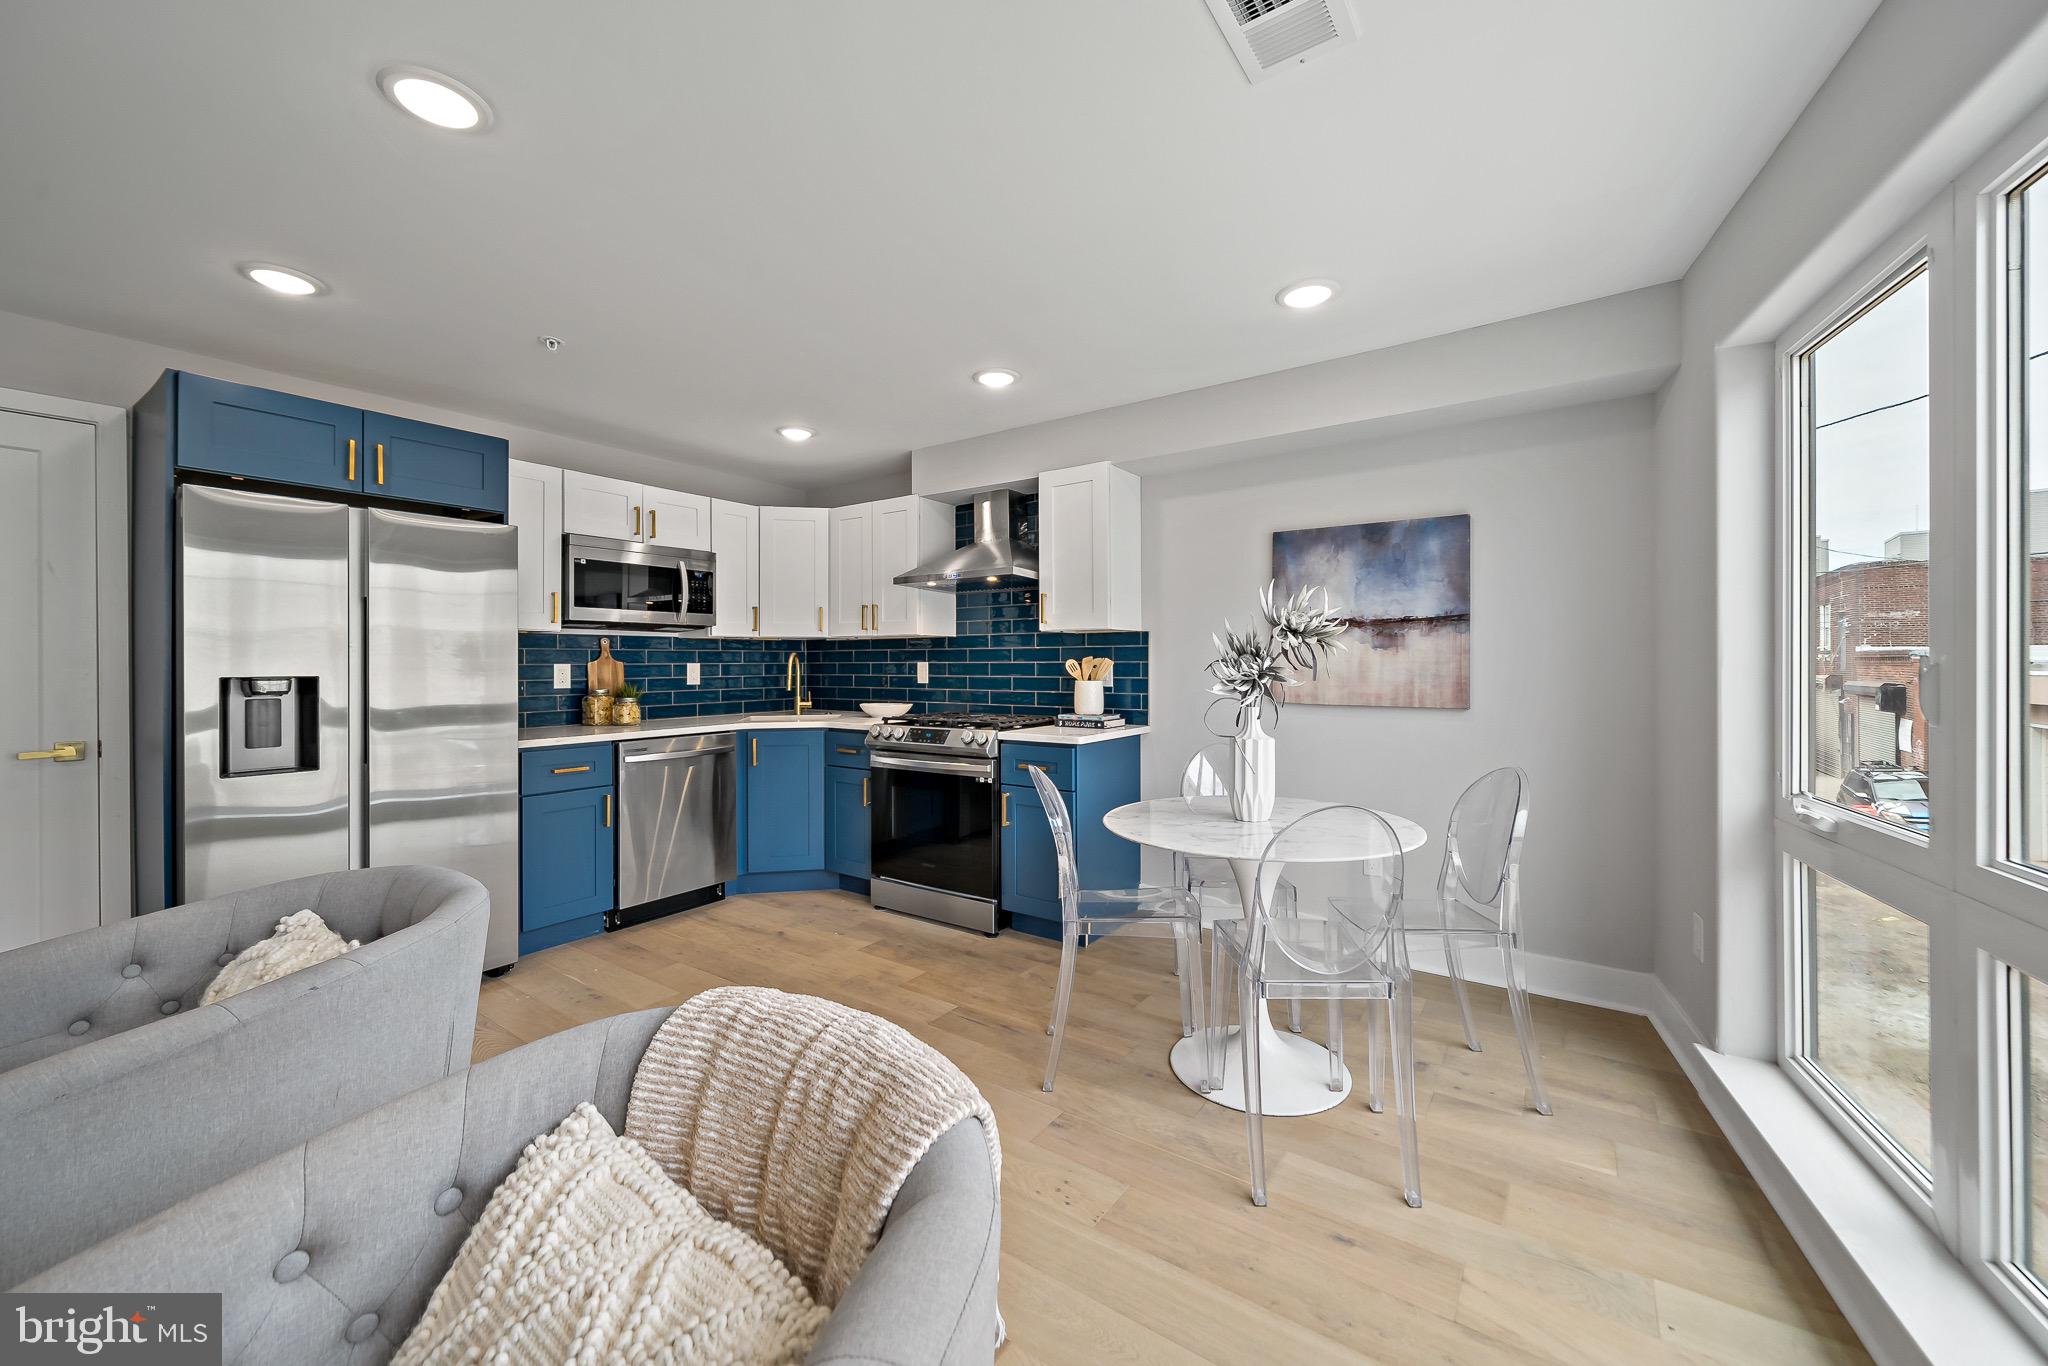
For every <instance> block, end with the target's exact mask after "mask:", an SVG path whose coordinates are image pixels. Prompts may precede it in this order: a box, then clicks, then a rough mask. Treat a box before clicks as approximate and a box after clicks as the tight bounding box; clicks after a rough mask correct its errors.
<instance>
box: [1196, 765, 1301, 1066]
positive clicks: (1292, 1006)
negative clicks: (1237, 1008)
mask: <svg viewBox="0 0 2048 1366" xmlns="http://www.w3.org/2000/svg"><path fill="white" fill-rule="evenodd" d="M1236 771H1237V770H1236V751H1235V747H1234V746H1232V745H1231V743H1230V742H1229V741H1228V740H1224V741H1220V742H1218V743H1216V744H1213V745H1204V746H1203V747H1202V748H1200V749H1198V750H1196V751H1195V753H1194V756H1193V757H1192V758H1190V759H1189V760H1188V762H1187V766H1186V767H1185V768H1183V769H1182V770H1181V774H1180V795H1181V798H1182V800H1184V801H1192V800H1194V799H1195V798H1198V797H1216V798H1222V799H1228V798H1229V797H1230V796H1231V794H1232V793H1233V792H1234V791H1235V790H1236V782H1237V780H1236V777H1235V774H1236ZM1173 881H1174V885H1175V886H1177V887H1182V888H1185V889H1186V890H1187V891H1188V893H1189V894H1190V895H1192V896H1193V897H1194V898H1195V901H1196V904H1197V905H1200V906H1206V907H1213V908H1218V909H1222V910H1224V911H1225V912H1226V913H1227V914H1228V915H1229V916H1230V917H1231V918H1233V919H1234V918H1235V917H1237V916H1240V915H1243V914H1244V908H1243V907H1242V906H1240V905H1239V904H1238V894H1237V878H1236V877H1235V876H1233V875H1232V874H1231V871H1230V864H1229V863H1228V862H1226V861H1225V860H1223V859H1220V858H1204V857H1202V856H1201V855H1199V854H1183V853H1180V852H1178V851H1176V852H1175V853H1174V856H1173ZM1293 891H1294V888H1293V885H1292V884H1291V883H1289V882H1288V881H1287V880H1286V879H1285V878H1282V879H1281V880H1280V887H1279V889H1278V891H1277V893H1276V894H1275V897H1274V904H1275V905H1276V906H1278V907H1281V908H1282V909H1283V910H1286V909H1289V908H1291V905H1292V902H1291V900H1290V898H1291V897H1292V895H1293ZM1287 1023H1288V1027H1289V1028H1290V1029H1292V1030H1293V1031H1294V1032H1295V1033H1296V1034H1299V1033H1301V1002H1299V1001H1291V1002H1289V1003H1288V1014H1287Z"/></svg>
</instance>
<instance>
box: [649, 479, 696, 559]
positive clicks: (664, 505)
mask: <svg viewBox="0 0 2048 1366" xmlns="http://www.w3.org/2000/svg"><path fill="white" fill-rule="evenodd" d="M640 496H641V500H642V502H643V504H644V505H645V507H646V510H647V534H646V535H645V536H643V537H641V539H642V540H644V541H648V542H650V543H651V544H654V545H666V546H674V547H675V548H676V549H678V550H710V549H711V500H710V499H709V498H705V497H703V496H701V495H699V494H695V493H677V492H676V491H675V490H674V489H658V488H656V487H654V486H653V485H652V484H649V485H648V486H647V487H645V488H643V489H641V490H640Z"/></svg>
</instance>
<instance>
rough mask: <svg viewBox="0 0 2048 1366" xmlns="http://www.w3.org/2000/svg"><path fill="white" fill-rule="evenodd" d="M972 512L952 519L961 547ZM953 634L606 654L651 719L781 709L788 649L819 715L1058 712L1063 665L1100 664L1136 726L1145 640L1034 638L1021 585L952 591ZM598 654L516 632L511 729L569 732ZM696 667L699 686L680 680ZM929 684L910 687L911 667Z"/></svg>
mask: <svg viewBox="0 0 2048 1366" xmlns="http://www.w3.org/2000/svg"><path fill="white" fill-rule="evenodd" d="M1012 508H1013V510H1014V511H1015V513H1016V516H1017V521H1018V524H1019V529H1020V532H1021V534H1023V535H1025V536H1026V537H1027V539H1028V538H1029V536H1030V532H1031V527H1032V519H1033V516H1034V514H1035V513H1036V510H1037V500H1036V499H1035V498H1032V497H1030V496H1029V495H1026V496H1024V497H1020V498H1018V499H1017V500H1015V502H1014V503H1013V504H1012ZM969 527H970V508H969V506H968V505H965V504H963V505H962V506H961V507H960V509H959V512H958V514H957V517H956V521H955V537H956V540H957V541H958V542H959V543H961V544H964V543H965V542H966V539H967V537H968V535H969V534H970V533H969ZM956 599H957V601H956V620H957V626H958V631H959V634H957V635H954V636H946V637H933V638H924V639H882V640H752V639H742V640H727V639H717V638H713V637H709V636H614V637H612V655H613V657H615V658H616V659H617V660H618V661H619V662H620V663H621V664H622V665H624V666H625V670H626V680H627V681H628V682H630V683H634V684H637V685H638V686H639V687H640V688H641V690H642V695H641V707H642V710H643V712H644V713H645V715H646V716H647V717H648V718H649V719H653V718H657V717H673V716H701V715H715V714H718V713H722V712H734V711H761V710H770V711H772V710H780V709H782V708H783V707H786V706H787V705H788V704H789V693H788V690H787V689H786V688H784V687H783V675H784V671H785V668H786V663H787V660H788V657H789V654H790V652H791V651H792V650H794V651H795V652H796V653H797V654H798V656H799V657H800V658H801V659H802V661H803V667H804V681H805V685H806V687H807V688H808V690H809V691H810V694H811V699H812V701H813V702H815V703H816V704H817V706H818V707H819V708H820V709H828V710H833V711H852V710H854V709H856V708H857V707H858V706H859V704H860V703H862V702H909V703H911V704H912V705H913V706H914V707H915V708H916V709H917V710H919V711H932V710H939V709H944V710H970V711H994V712H1017V713H1023V714H1027V715H1029V714H1036V713H1045V714H1050V713H1054V712H1060V711H1065V710H1067V709H1068V707H1069V706H1070V705H1071V704H1072V702H1073V696H1074V693H1073V680H1072V679H1070V678H1068V677H1067V673H1066V666H1065V661H1066V660H1068V659H1070V658H1071V659H1079V658H1080V657H1082V656H1083V655H1098V656H1102V657H1105V658H1108V659H1111V660H1114V661H1115V664H1116V679H1115V681H1114V682H1113V683H1112V684H1111V685H1110V686H1109V688H1108V689H1107V690H1106V691H1105V693H1104V702H1103V705H1104V707H1105V709H1107V710H1109V711H1113V712H1121V713H1122V714H1123V715H1124V716H1126V717H1128V718H1129V719H1130V721H1131V723H1132V724H1133V725H1143V724H1144V723H1145V720H1146V714H1147V706H1148V699H1149V688H1148V685H1149V682H1150V667H1149V647H1148V645H1147V637H1146V634H1145V632H1143V631H1085V632H1084V631H1041V630H1039V629H1038V608H1037V602H1038V594H1037V590H1036V589H1033V588H1028V587H1016V586H996V587H981V588H963V589H959V590H956ZM596 655H597V638H596V637H595V636H585V635H574V636H566V635H559V634H556V633H554V632H547V631H528V632H522V633H521V634H520V637H519V724H520V725H522V726H561V725H573V724H575V723H576V722H577V721H579V720H581V719H582V718H581V715H580V711H579V709H580V708H581V706H582V697H583V692H584V687H585V681H586V677H587V675H586V674H585V672H584V665H586V664H587V663H589V661H590V660H592V659H593V658H595V657H596ZM693 663H694V664H696V665H698V666H699V672H700V676H701V679H702V681H701V682H700V683H699V684H698V685H697V686H696V687H691V686H689V685H688V684H687V683H685V682H684V681H683V680H684V679H685V678H686V677H687V676H688V673H687V669H686V668H685V666H686V665H689V664H693ZM919 663H924V664H926V665H928V666H929V669H930V678H931V682H930V683H923V684H921V683H919V682H917V666H918V664H919ZM556 664H568V665H570V666H571V667H572V674H571V676H572V679H573V682H572V683H571V686H569V687H568V688H566V689H557V688H555V686H554V682H553V675H554V666H555V665H556Z"/></svg>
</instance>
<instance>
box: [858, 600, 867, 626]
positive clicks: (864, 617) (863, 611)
mask: <svg viewBox="0 0 2048 1366" xmlns="http://www.w3.org/2000/svg"><path fill="white" fill-rule="evenodd" d="M860 629H861V630H863V631H865V630H867V629H868V605H867V604H866V603H862V604H861V605H860Z"/></svg>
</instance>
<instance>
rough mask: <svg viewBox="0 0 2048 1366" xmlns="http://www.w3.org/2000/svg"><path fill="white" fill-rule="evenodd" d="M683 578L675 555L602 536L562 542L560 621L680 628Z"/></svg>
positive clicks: (568, 538)
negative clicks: (562, 601) (562, 598)
mask: <svg viewBox="0 0 2048 1366" xmlns="http://www.w3.org/2000/svg"><path fill="white" fill-rule="evenodd" d="M686 580H687V576H686V573H685V570H684V567H683V563H682V560H681V559H680V558H679V557H678V555H677V554H676V552H674V551H672V550H664V549H660V548H658V547H655V546H646V545H640V544H638V543H637V542H633V541H614V540H609V539H606V538H604V537H600V536H564V537H563V538H562V588H563V597H564V599H565V601H564V603H563V608H564V610H563V612H562V620H563V621H564V622H576V623H580V624H584V625H597V626H615V625H616V626H682V625H684V624H685V621H684V607H685V605H686V603H687V601H688V598H687V594H688V591H689V589H688V584H687V581H686Z"/></svg>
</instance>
